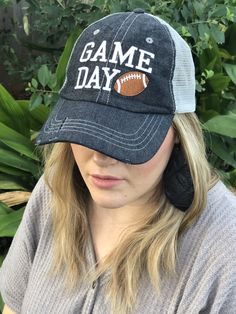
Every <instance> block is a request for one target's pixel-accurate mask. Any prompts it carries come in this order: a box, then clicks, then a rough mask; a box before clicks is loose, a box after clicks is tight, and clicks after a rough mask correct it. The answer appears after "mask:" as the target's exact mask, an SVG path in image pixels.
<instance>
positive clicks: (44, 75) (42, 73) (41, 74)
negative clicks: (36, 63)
mask: <svg viewBox="0 0 236 314" xmlns="http://www.w3.org/2000/svg"><path fill="white" fill-rule="evenodd" d="M38 80H39V82H40V84H41V85H42V86H43V87H45V86H46V85H47V84H48V82H49V80H50V71H49V70H48V67H47V65H46V64H43V65H42V66H41V67H40V68H39V70H38Z"/></svg>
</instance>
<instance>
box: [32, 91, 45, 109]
mask: <svg viewBox="0 0 236 314" xmlns="http://www.w3.org/2000/svg"><path fill="white" fill-rule="evenodd" d="M42 102H43V97H42V96H41V95H40V94H38V93H35V94H33V95H32V96H31V97H30V103H29V110H30V111H31V110H34V109H35V108H37V107H38V106H39V105H41V104H42Z"/></svg>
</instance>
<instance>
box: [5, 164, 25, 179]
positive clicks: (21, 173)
mask: <svg viewBox="0 0 236 314" xmlns="http://www.w3.org/2000/svg"><path fill="white" fill-rule="evenodd" d="M0 172H2V173H4V174H11V175H13V176H15V177H23V176H25V175H26V173H25V172H24V171H22V170H20V169H16V168H12V167H9V166H6V165H2V164H0Z"/></svg>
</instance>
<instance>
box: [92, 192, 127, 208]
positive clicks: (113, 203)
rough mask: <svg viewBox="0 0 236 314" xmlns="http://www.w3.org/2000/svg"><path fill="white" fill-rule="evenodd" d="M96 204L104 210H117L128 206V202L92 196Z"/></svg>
mask: <svg viewBox="0 0 236 314" xmlns="http://www.w3.org/2000/svg"><path fill="white" fill-rule="evenodd" d="M91 196H92V199H93V201H94V203H95V204H96V205H98V206H101V207H103V208H107V209H115V208H120V207H122V206H124V205H126V202H122V201H121V199H119V200H116V199H115V198H113V197H101V195H100V196H99V197H96V196H95V195H91Z"/></svg>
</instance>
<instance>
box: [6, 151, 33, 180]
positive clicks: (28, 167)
mask: <svg viewBox="0 0 236 314" xmlns="http://www.w3.org/2000/svg"><path fill="white" fill-rule="evenodd" d="M0 164H3V165H7V166H10V167H13V168H17V169H21V170H24V171H26V172H30V173H32V174H33V175H34V176H37V172H38V169H37V166H36V164H35V163H34V162H32V161H31V160H30V159H27V158H24V157H22V156H20V155H19V154H17V153H15V152H12V151H7V150H5V149H2V148H0Z"/></svg>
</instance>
